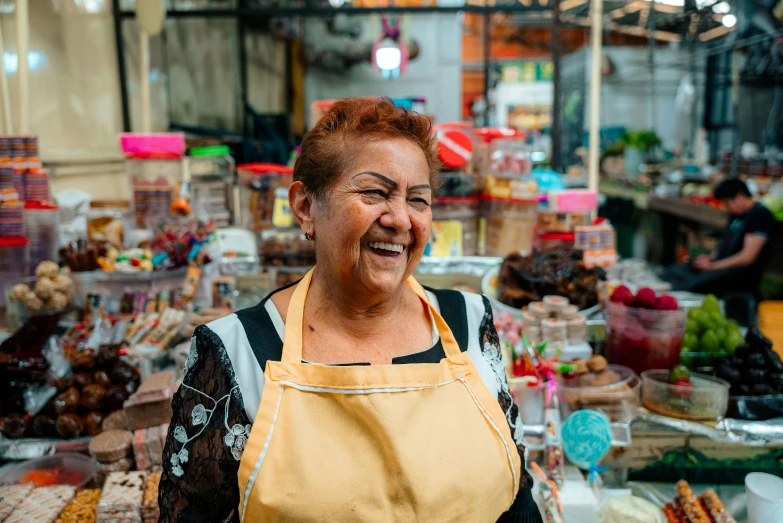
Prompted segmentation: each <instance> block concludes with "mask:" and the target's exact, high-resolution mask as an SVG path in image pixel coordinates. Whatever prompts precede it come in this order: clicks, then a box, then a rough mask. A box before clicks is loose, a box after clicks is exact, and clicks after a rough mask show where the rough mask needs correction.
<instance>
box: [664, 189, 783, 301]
mask: <svg viewBox="0 0 783 523" xmlns="http://www.w3.org/2000/svg"><path fill="white" fill-rule="evenodd" d="M713 195H714V196H715V198H716V199H718V200H720V201H721V202H723V205H724V208H725V209H726V212H728V214H729V218H730V219H729V223H728V225H727V226H726V227H725V228H724V229H723V232H722V234H721V240H720V244H719V245H718V249H717V252H716V253H715V255H714V256H707V255H702V256H698V257H697V258H695V259H694V260H691V262H690V263H689V264H684V265H676V266H673V267H669V268H668V269H666V270H665V271H664V273H663V274H662V278H663V279H664V280H665V281H668V282H669V283H671V284H672V287H673V290H681V291H690V292H695V293H699V294H715V295H719V296H720V295H722V294H726V293H729V292H744V293H750V294H753V295H756V294H757V293H758V289H759V284H760V283H761V277H762V276H763V274H764V269H765V268H766V266H767V264H768V263H769V261H770V259H771V258H772V253H773V249H774V245H775V242H776V241H777V238H778V234H779V232H780V224H779V223H778V222H777V221H776V220H775V217H774V216H773V215H772V213H771V212H770V211H769V210H768V209H767V208H766V207H764V206H763V205H761V204H760V203H756V202H755V201H753V198H752V196H751V194H750V190H748V186H747V185H745V182H743V181H742V180H738V179H735V178H732V179H728V180H723V181H722V182H721V183H719V184H718V185H717V186H716V187H715V189H714V191H713Z"/></svg>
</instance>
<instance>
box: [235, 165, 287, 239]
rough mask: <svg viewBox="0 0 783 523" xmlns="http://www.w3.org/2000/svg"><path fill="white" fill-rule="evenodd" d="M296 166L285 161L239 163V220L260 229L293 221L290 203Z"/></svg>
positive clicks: (246, 225) (244, 226) (254, 228)
mask: <svg viewBox="0 0 783 523" xmlns="http://www.w3.org/2000/svg"><path fill="white" fill-rule="evenodd" d="M293 173H294V172H293V170H292V169H290V168H288V167H286V166H285V165H277V164H272V163H252V164H245V165H240V166H238V167H237V177H238V182H239V216H240V218H239V219H240V224H241V225H242V227H243V228H245V229H248V230H250V231H255V232H260V231H264V230H269V229H273V228H286V227H292V226H293V225H294V219H293V214H292V213H291V209H290V207H289V206H288V188H289V187H290V186H291V183H292V182H293Z"/></svg>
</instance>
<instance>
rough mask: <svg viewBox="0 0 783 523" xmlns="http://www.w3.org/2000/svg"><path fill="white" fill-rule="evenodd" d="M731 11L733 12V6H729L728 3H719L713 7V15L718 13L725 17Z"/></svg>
mask: <svg viewBox="0 0 783 523" xmlns="http://www.w3.org/2000/svg"><path fill="white" fill-rule="evenodd" d="M729 11H731V6H730V5H729V3H728V2H718V3H717V4H715V5H714V6H712V12H713V13H718V14H720V15H725V14H727V13H728V12H729Z"/></svg>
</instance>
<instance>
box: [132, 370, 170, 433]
mask: <svg viewBox="0 0 783 523" xmlns="http://www.w3.org/2000/svg"><path fill="white" fill-rule="evenodd" d="M175 378H176V376H175V374H174V372H172V371H164V372H158V373H155V374H150V375H149V376H148V377H147V379H146V380H144V382H143V383H142V384H141V386H140V387H139V389H138V390H137V391H136V392H135V393H134V394H132V395H131V397H130V398H128V400H127V401H126V402H125V405H124V407H125V415H126V416H127V418H128V427H129V428H130V429H131V430H133V431H137V430H140V429H146V428H150V427H157V426H160V425H163V424H164V423H168V421H169V420H170V419H171V416H172V411H171V397H172V395H173V394H174V388H175V387H174V382H175Z"/></svg>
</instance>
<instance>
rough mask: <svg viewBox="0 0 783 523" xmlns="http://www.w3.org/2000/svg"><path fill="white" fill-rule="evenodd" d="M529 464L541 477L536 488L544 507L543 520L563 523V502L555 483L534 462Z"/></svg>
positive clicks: (548, 522)
mask: <svg viewBox="0 0 783 523" xmlns="http://www.w3.org/2000/svg"><path fill="white" fill-rule="evenodd" d="M531 466H532V468H533V471H534V472H535V473H536V474H537V475H538V476H539V477H540V478H541V481H540V482H539V484H538V490H539V495H540V496H541V501H542V505H543V508H544V522H545V523H564V521H565V519H564V518H563V503H562V501H561V500H560V493H559V492H558V489H557V484H555V482H554V481H552V480H550V479H549V478H548V477H547V476H546V474H544V472H543V471H542V470H541V468H540V467H539V466H538V465H537V464H536V463H532V464H531Z"/></svg>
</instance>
